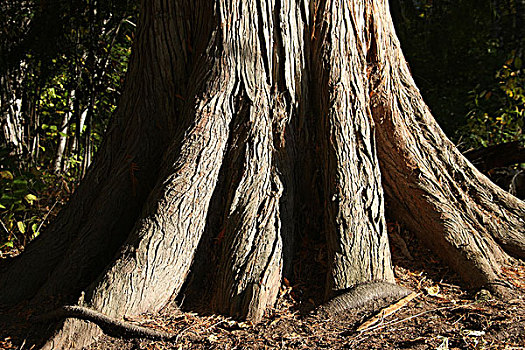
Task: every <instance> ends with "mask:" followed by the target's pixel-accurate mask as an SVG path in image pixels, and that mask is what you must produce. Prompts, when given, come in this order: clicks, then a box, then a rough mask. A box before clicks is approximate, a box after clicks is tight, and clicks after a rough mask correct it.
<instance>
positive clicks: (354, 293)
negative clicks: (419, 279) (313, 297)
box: [316, 282, 412, 317]
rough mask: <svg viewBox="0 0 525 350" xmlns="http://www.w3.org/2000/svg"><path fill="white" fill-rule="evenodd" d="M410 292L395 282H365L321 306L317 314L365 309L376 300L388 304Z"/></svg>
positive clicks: (322, 315) (324, 314) (330, 314)
mask: <svg viewBox="0 0 525 350" xmlns="http://www.w3.org/2000/svg"><path fill="white" fill-rule="evenodd" d="M410 293H412V291H411V290H409V289H407V288H405V287H401V286H399V285H397V284H393V283H387V282H372V283H365V284H361V285H358V286H356V287H354V288H352V289H351V290H350V291H348V292H346V293H344V294H341V295H338V296H336V297H335V298H333V299H331V300H330V301H328V302H327V303H325V304H323V305H321V306H319V308H318V309H317V310H316V314H317V315H318V316H320V317H331V316H335V315H336V314H339V313H341V312H344V311H347V310H361V309H364V308H366V307H367V306H369V305H371V304H372V303H375V302H379V303H381V304H384V305H386V304H387V303H389V302H392V301H394V300H399V299H401V298H403V297H406V296H407V295H409V294H410Z"/></svg>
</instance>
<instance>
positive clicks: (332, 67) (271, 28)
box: [0, 0, 525, 349]
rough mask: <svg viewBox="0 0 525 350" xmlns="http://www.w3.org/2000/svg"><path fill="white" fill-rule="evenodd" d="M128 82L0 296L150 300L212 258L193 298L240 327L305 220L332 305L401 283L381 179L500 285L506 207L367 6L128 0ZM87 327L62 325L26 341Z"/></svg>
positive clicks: (458, 256) (446, 243) (509, 230)
mask: <svg viewBox="0 0 525 350" xmlns="http://www.w3.org/2000/svg"><path fill="white" fill-rule="evenodd" d="M127 81H128V83H127V88H126V90H125V92H124V94H123V98H122V101H121V106H120V108H119V111H118V112H117V114H116V116H115V118H114V121H113V124H112V127H111V129H110V131H109V133H108V135H107V137H106V141H105V144H104V146H103V150H102V153H101V154H100V155H99V157H98V158H97V160H96V161H95V163H94V165H93V167H92V168H91V170H90V172H89V173H88V175H87V177H86V179H85V180H84V181H83V184H82V185H81V186H80V188H79V189H78V191H77V193H76V195H75V196H74V197H73V198H72V200H71V203H70V204H69V205H68V207H67V208H66V209H65V210H64V211H63V212H62V213H61V214H60V217H59V218H58V219H57V221H56V222H55V224H54V225H52V226H51V228H50V229H49V230H48V232H47V233H46V234H42V235H41V236H42V238H40V239H38V240H37V241H36V242H35V243H34V244H31V245H30V246H29V248H28V250H27V251H26V252H25V253H24V254H23V255H22V256H21V257H19V258H17V259H14V260H13V261H11V262H9V263H8V264H6V265H7V266H5V270H3V271H2V275H1V276H0V303H14V302H17V301H21V300H24V299H27V298H30V297H33V298H34V301H36V302H40V301H42V300H46V299H47V298H49V297H51V296H57V295H62V294H63V295H67V296H71V297H69V298H65V299H61V300H60V301H61V302H62V303H64V302H70V301H71V300H73V299H74V298H75V296H78V294H79V293H80V291H81V290H83V291H85V298H84V299H83V300H82V301H81V302H78V303H77V304H78V305H77V306H79V307H81V309H79V310H91V311H93V312H94V314H100V315H104V317H108V318H109V319H118V318H119V316H122V315H130V316H133V315H137V314H140V313H142V312H146V311H148V312H155V311H158V310H159V309H161V308H162V307H164V306H165V305H166V304H167V303H168V302H170V300H173V298H174V297H176V296H177V295H178V294H179V293H180V291H181V289H182V288H183V284H184V283H185V282H187V279H188V278H187V277H188V275H189V274H190V269H191V268H192V266H194V267H195V271H203V270H204V268H203V266H206V264H205V262H209V261H212V262H214V264H213V265H208V266H215V267H216V268H215V269H213V270H214V271H211V272H208V273H207V276H206V278H207V282H209V285H212V286H213V289H212V292H211V298H210V299H211V300H212V305H211V306H212V307H213V308H214V309H215V310H217V311H220V312H224V313H228V314H230V315H233V316H235V317H243V318H249V319H251V320H253V321H258V320H260V319H261V317H262V316H263V314H264V311H265V310H266V309H267V308H269V307H271V306H272V305H273V304H274V302H275V300H276V297H277V292H278V289H279V284H280V281H281V278H282V276H283V273H284V272H286V270H287V269H286V264H288V265H289V261H290V260H291V256H292V254H293V252H294V249H293V237H294V235H295V233H294V232H295V230H296V229H297V228H299V229H301V230H302V229H305V228H306V227H307V226H310V225H311V226H310V229H311V227H315V228H318V227H321V229H320V231H321V232H318V234H324V235H326V241H327V249H328V253H329V257H330V263H331V266H330V271H329V273H328V276H327V281H326V291H327V292H326V295H327V297H328V296H332V295H334V294H338V295H341V294H343V293H344V292H347V291H349V294H346V296H344V295H343V296H338V297H336V299H334V300H335V301H334V302H333V304H338V303H339V301H341V300H343V301H344V303H343V304H345V305H347V306H348V305H350V306H355V305H356V304H355V303H354V304H352V303H351V302H353V301H358V303H361V302H362V301H363V300H364V301H367V300H368V301H370V300H375V299H378V298H382V297H388V296H389V295H390V296H401V295H402V294H403V290H402V289H399V288H392V287H391V286H392V285H391V284H390V283H389V282H393V280H394V279H393V272H392V266H391V261H390V252H389V247H388V240H387V236H386V231H385V218H384V195H383V189H385V192H386V195H387V196H388V198H389V203H390V207H391V209H392V210H393V212H394V213H395V215H396V217H397V218H399V219H400V220H403V221H404V222H405V223H406V224H408V225H409V226H410V227H411V228H412V229H413V230H414V231H415V232H416V233H418V234H419V235H420V237H422V239H423V240H424V241H426V242H427V243H428V244H429V245H430V246H431V247H433V248H434V249H435V250H436V251H437V252H438V253H439V254H440V255H441V256H442V257H443V259H444V261H445V262H447V263H449V264H450V265H451V266H453V267H454V268H456V269H457V270H458V271H459V272H460V273H462V274H463V276H464V277H465V279H466V280H468V281H469V282H470V283H471V284H473V285H475V286H481V285H487V286H490V287H493V289H496V290H498V291H501V289H500V288H499V287H498V286H497V285H496V283H497V282H498V281H500V280H501V279H503V278H504V276H502V275H501V266H502V264H504V263H510V262H511V261H512V258H511V257H510V256H509V255H508V254H507V252H508V253H510V254H512V255H514V256H516V257H523V255H524V253H525V246H524V245H525V243H524V242H525V239H524V223H523V220H524V204H523V203H522V202H520V201H518V200H517V199H516V198H514V197H512V196H511V195H509V194H506V193H504V192H503V191H501V190H499V189H498V188H496V187H495V186H494V185H492V184H491V183H490V182H489V180H488V179H486V178H485V177H484V176H482V175H481V174H480V173H479V172H477V171H476V170H475V169H474V168H473V167H472V166H471V165H470V164H469V163H468V162H467V161H466V160H465V159H464V158H463V156H462V155H461V154H460V153H459V152H458V151H457V150H455V148H454V146H453V145H452V144H451V143H450V142H449V141H448V140H447V139H446V137H445V136H444V135H443V133H442V132H441V131H440V129H439V127H438V126H437V125H436V124H435V122H434V121H433V119H432V117H431V115H430V113H429V111H428V108H427V107H426V106H425V105H424V103H423V101H422V99H421V96H420V95H419V92H418V90H417V88H416V87H415V85H414V83H413V81H412V79H411V77H410V74H409V71H408V67H407V65H406V62H405V61H404V59H403V57H402V54H401V51H400V49H399V43H398V41H397V38H396V36H395V33H394V30H393V26H392V22H391V19H390V17H389V14H388V5H387V3H386V2H385V1H380V0H367V1H358V0H354V1H350V2H348V1H346V2H344V1H338V0H333V1H312V2H311V3H309V4H307V3H305V2H301V1H300V2H294V1H291V0H275V1H273V0H268V1H265V0H241V1H237V0H219V1H216V2H215V3H214V4H209V2H207V1H184V0H179V1H167V0H154V1H143V4H142V12H141V21H140V24H139V27H138V33H137V39H136V43H135V47H134V56H133V58H132V60H131V63H130V72H129V75H128V79H127ZM381 176H382V177H383V179H382V178H381ZM319 177H320V178H321V179H322V180H320V181H319V180H317V178H319ZM319 183H320V184H321V186H320V188H316V187H317V184H319ZM303 192H306V193H303ZM310 198H311V199H312V203H314V204H312V203H301V202H300V201H308V200H310ZM316 203H317V204H316ZM317 221H321V222H322V224H321V225H319V224H316V223H315V222H317ZM211 242H214V243H213V244H212V243H211ZM199 245H200V248H199V249H201V250H202V252H203V254H198V255H197V259H198V261H196V262H195V261H194V260H195V259H196V251H197V247H199ZM206 255H209V257H208V256H206ZM201 259H202V260H201ZM199 273H201V272H199ZM20 277H21V278H20ZM210 281H211V282H210ZM362 293H365V294H366V295H364V296H363V295H361V294H362ZM345 300H346V301H345ZM347 301H348V302H349V303H347ZM68 310H77V309H76V308H75V306H72V308H70V309H68ZM88 313H89V312H88ZM73 316H75V315H73ZM77 316H78V315H76V316H75V317H77ZM80 316H82V315H80ZM99 333H100V329H99V328H97V327H96V326H95V325H94V324H92V323H88V322H86V321H85V320H78V319H71V318H70V319H67V320H66V321H65V322H64V323H63V324H62V325H60V326H59V328H58V329H57V333H56V334H55V335H54V336H53V337H52V339H50V340H49V341H48V342H47V343H46V344H45V345H44V348H49V349H51V348H53V349H60V348H64V349H65V348H70V347H76V348H80V347H82V346H85V345H87V344H89V343H90V342H92V341H93V339H95V338H96V337H97V335H98V334H99Z"/></svg>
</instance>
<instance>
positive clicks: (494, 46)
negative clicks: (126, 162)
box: [0, 0, 525, 254]
mask: <svg viewBox="0 0 525 350" xmlns="http://www.w3.org/2000/svg"><path fill="white" fill-rule="evenodd" d="M390 4H391V10H392V15H393V17H394V21H395V23H396V27H397V31H398V34H399V36H400V39H401V42H402V46H403V49H404V52H405V54H406V56H407V59H408V61H409V63H410V66H411V68H412V71H413V74H414V77H415V79H416V82H417V83H418V86H419V87H420V89H421V91H422V93H423V95H424V97H425V99H426V101H427V103H428V104H429V106H430V108H431V109H432V112H433V113H434V115H435V117H436V118H437V119H438V121H439V123H440V125H441V126H442V127H443V129H444V130H445V132H446V133H447V134H448V135H449V137H450V138H451V139H452V140H454V141H455V142H456V143H457V144H458V145H459V147H460V149H462V150H467V149H470V148H479V147H487V146H490V145H495V144H499V143H502V142H509V141H520V142H521V143H522V144H523V143H525V137H524V135H523V123H524V113H525V112H524V110H525V90H524V89H525V75H524V68H523V61H524V59H525V57H524V51H523V50H524V48H523V44H524V43H523V40H524V38H525V34H524V30H525V1H523V0H478V1H473V0H461V1H448V0H434V1H432V0H423V1H418V0H392V1H391V2H390ZM137 16H138V13H137V1H136V0H108V1H98V0H7V1H2V2H0V20H1V22H2V23H3V24H4V25H3V27H1V28H0V128H1V131H0V254H7V253H16V251H17V250H20V249H22V248H23V247H24V246H25V245H26V244H27V242H28V241H30V240H31V239H33V238H34V237H36V236H37V235H38V234H39V233H40V232H41V230H42V228H43V227H44V226H45V224H46V222H48V221H49V220H50V219H51V218H52V217H53V215H55V213H56V211H57V210H58V209H59V208H60V206H61V205H62V204H63V203H64V202H65V201H66V200H67V198H68V196H69V195H70V194H71V192H72V191H73V190H74V188H75V186H76V185H77V183H78V181H79V180H80V179H81V178H82V176H83V175H84V174H85V172H86V169H87V168H88V166H89V164H90V163H91V161H92V157H93V155H94V153H95V152H96V150H97V148H98V147H99V145H100V142H101V140H102V137H103V134H104V131H105V129H106V126H107V125H108V122H109V119H110V118H111V115H112V114H113V112H114V110H115V108H116V106H117V104H118V97H119V94H120V91H121V88H122V86H123V82H124V79H125V72H126V69H127V65H128V61H129V58H130V53H131V45H132V41H133V31H134V28H135V23H136V21H137Z"/></svg>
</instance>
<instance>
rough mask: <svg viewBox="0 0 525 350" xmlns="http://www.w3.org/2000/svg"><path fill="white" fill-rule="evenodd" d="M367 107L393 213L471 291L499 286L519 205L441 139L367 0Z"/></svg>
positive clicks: (378, 8) (390, 31)
mask: <svg viewBox="0 0 525 350" xmlns="http://www.w3.org/2000/svg"><path fill="white" fill-rule="evenodd" d="M371 17H372V18H373V20H372V23H373V37H374V40H373V48H372V49H371V50H372V51H373V53H374V54H373V55H371V56H370V61H369V64H370V66H369V69H370V72H371V74H372V78H373V88H372V94H373V95H372V100H371V107H372V110H373V115H374V118H375V120H376V124H377V126H378V145H379V154H380V161H381V167H382V172H383V175H384V181H385V189H386V192H387V194H388V197H389V199H390V201H391V205H392V209H393V210H394V212H395V213H396V214H397V215H398V216H399V217H400V218H401V219H402V220H403V221H405V222H406V223H407V224H408V225H409V227H410V228H411V229H412V230H414V232H416V233H417V234H418V235H419V236H420V238H422V240H423V241H425V242H426V243H427V244H428V245H430V246H431V247H433V248H434V250H435V251H436V252H437V253H438V254H439V255H440V256H441V257H442V258H443V259H444V261H445V262H447V263H449V264H451V265H452V267H453V268H454V269H455V270H456V271H458V272H459V273H460V274H461V275H462V277H463V278H464V279H465V280H466V281H467V282H470V283H471V284H472V285H474V286H483V285H488V286H492V289H494V290H497V291H500V292H502V293H505V291H504V290H503V289H502V288H500V284H501V283H503V282H501V281H502V280H503V279H504V276H502V273H501V265H502V264H504V263H506V262H508V256H507V254H506V253H505V252H504V251H503V250H502V249H501V248H500V245H501V247H503V249H505V250H506V251H507V252H509V253H512V254H514V255H516V256H519V257H522V258H523V257H524V254H525V205H524V204H523V202H520V201H519V200H517V199H515V198H512V196H511V195H509V194H508V193H506V192H504V191H503V190H501V189H499V188H498V187H497V186H495V185H494V184H492V183H491V182H490V181H489V180H488V179H487V178H486V177H485V176H483V175H482V174H481V173H480V172H479V171H477V170H476V169H475V168H474V167H473V166H472V165H471V164H470V163H469V162H468V161H467V160H466V159H465V158H464V157H463V156H462V155H461V154H460V153H459V152H458V151H457V149H456V148H455V147H454V145H453V144H452V143H451V142H450V141H449V140H448V139H447V138H446V136H445V135H444V133H443V132H442V131H441V129H440V128H439V126H438V125H437V124H436V122H435V121H434V119H433V118H432V116H431V113H430V111H429V109H428V107H427V106H426V105H425V103H424V102H423V99H422V97H421V95H420V93H419V91H418V89H417V88H416V86H415V83H414V81H413V79H412V77H411V74H410V71H409V69H408V66H407V64H406V61H405V59H404V57H403V55H402V52H401V49H400V45H399V41H398V39H397V37H396V35H395V32H394V28H393V24H392V20H391V18H390V16H389V12H388V5H387V3H386V2H385V1H374V8H373V10H372V12H371Z"/></svg>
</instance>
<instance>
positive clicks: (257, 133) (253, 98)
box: [214, 0, 306, 321]
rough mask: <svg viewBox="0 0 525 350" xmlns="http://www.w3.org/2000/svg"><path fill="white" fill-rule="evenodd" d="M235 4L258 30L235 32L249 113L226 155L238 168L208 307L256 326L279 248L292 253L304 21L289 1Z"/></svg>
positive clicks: (273, 293) (241, 117)
mask: <svg viewBox="0 0 525 350" xmlns="http://www.w3.org/2000/svg"><path fill="white" fill-rule="evenodd" d="M240 6H241V7H246V8H250V9H252V11H251V12H250V15H244V16H243V17H242V20H243V23H244V24H243V25H242V26H250V25H253V24H256V27H255V28H253V29H252V30H251V35H248V36H246V34H245V33H243V32H241V33H237V34H238V35H240V36H239V37H238V38H237V42H240V43H241V44H240V45H241V46H242V51H243V52H248V53H247V54H246V55H245V57H241V58H240V60H239V61H238V62H239V65H240V67H250V70H249V71H248V70H246V69H245V70H244V72H245V73H246V74H243V75H241V81H242V87H243V89H244V94H242V95H245V96H246V98H245V99H243V101H242V102H241V105H243V106H244V107H243V106H241V107H240V110H243V109H246V110H247V113H245V114H244V113H237V116H236V125H239V126H240V125H243V124H244V125H246V127H245V128H246V130H245V132H244V133H245V134H244V136H243V133H239V132H238V130H237V129H236V131H235V134H236V135H240V136H237V137H236V142H234V143H232V145H231V146H230V147H231V150H232V152H231V154H229V155H228V158H229V159H231V161H232V162H235V159H237V165H232V166H231V167H230V168H232V169H242V170H241V172H239V173H237V174H235V176H232V177H231V179H232V182H231V185H230V187H229V190H228V198H229V199H228V202H227V205H226V208H228V209H227V212H226V215H225V219H224V223H223V228H222V230H221V235H223V237H224V238H223V241H222V253H221V257H220V260H219V264H218V266H219V271H220V272H219V276H218V277H217V283H216V288H215V297H214V305H215V307H216V309H218V310H220V311H222V312H226V313H229V314H231V315H234V316H236V317H247V318H249V319H251V320H254V321H258V320H259V319H260V318H261V317H262V315H263V314H264V312H265V310H266V309H267V308H268V307H270V306H272V305H273V304H274V303H275V300H276V297H277V293H278V290H279V286H280V280H281V276H282V270H283V244H286V251H287V252H288V254H289V255H291V246H292V241H293V235H294V229H295V227H294V220H293V215H294V192H295V183H294V182H295V179H294V174H293V169H294V164H293V161H292V159H293V157H294V154H295V153H294V152H295V150H294V142H295V140H294V136H293V133H292V132H291V131H290V130H291V129H290V128H288V126H289V124H290V120H291V119H292V118H293V117H295V116H296V115H297V114H298V110H299V102H298V101H299V100H300V99H302V97H303V95H305V94H306V87H305V81H304V77H303V75H302V71H303V70H304V67H305V64H306V62H305V55H304V51H303V50H304V49H303V46H302V43H303V36H304V23H303V20H302V19H301V9H300V8H298V7H297V6H296V4H295V3H293V2H291V1H282V0H279V1H260V0H257V1H245V2H241V5H240ZM255 9H256V10H257V11H255ZM242 26H241V27H242ZM237 143H238V144H237ZM283 181H284V183H283ZM283 194H285V195H283ZM281 216H284V217H285V218H286V225H285V227H284V228H282V227H281ZM221 239H222V238H221ZM283 241H284V243H283Z"/></svg>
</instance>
